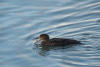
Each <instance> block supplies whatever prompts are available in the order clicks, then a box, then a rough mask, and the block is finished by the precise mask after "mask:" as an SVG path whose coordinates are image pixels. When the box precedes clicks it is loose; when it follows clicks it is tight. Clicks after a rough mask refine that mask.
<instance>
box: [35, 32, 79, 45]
mask: <svg viewBox="0 0 100 67" xmlns="http://www.w3.org/2000/svg"><path fill="white" fill-rule="evenodd" d="M39 41H42V42H41V45H43V46H65V45H69V44H80V41H77V40H72V39H65V38H52V39H50V38H49V35H47V34H41V35H40V36H39V39H38V40H37V41H36V42H39Z"/></svg>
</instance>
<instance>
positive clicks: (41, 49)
mask: <svg viewBox="0 0 100 67" xmlns="http://www.w3.org/2000/svg"><path fill="white" fill-rule="evenodd" d="M77 45H80V44H72V45H66V46H36V48H39V50H38V51H37V53H38V54H39V55H40V56H48V55H49V51H53V50H54V51H55V50H56V51H60V50H61V51H62V50H67V49H69V48H71V47H74V46H77Z"/></svg>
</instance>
